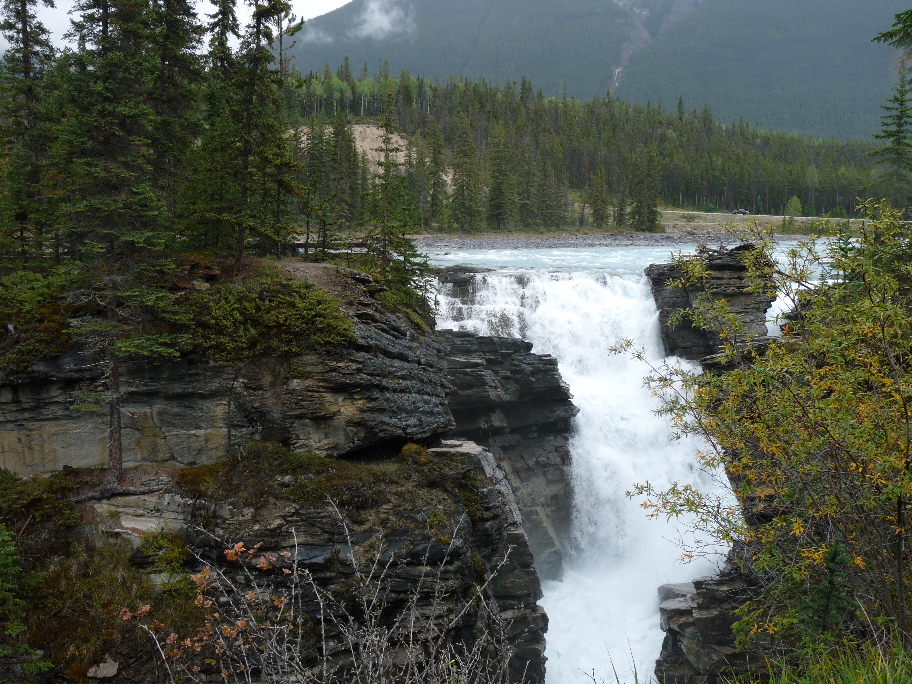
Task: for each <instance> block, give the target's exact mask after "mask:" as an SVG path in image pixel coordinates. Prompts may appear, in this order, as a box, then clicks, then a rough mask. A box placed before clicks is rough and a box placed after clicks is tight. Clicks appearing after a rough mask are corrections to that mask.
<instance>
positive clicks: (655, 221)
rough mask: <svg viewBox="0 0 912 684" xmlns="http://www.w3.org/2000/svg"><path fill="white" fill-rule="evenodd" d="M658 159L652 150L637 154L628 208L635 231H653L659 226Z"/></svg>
mask: <svg viewBox="0 0 912 684" xmlns="http://www.w3.org/2000/svg"><path fill="white" fill-rule="evenodd" d="M658 186H659V178H658V159H657V157H656V154H655V152H654V151H653V150H645V151H644V152H642V153H641V154H640V156H639V159H638V161H637V165H636V170H635V172H634V181H633V193H632V197H631V199H632V200H633V201H632V206H631V208H630V226H631V227H632V228H633V229H634V230H637V231H642V232H647V233H654V232H658V230H659V229H660V227H661V221H660V218H661V216H660V213H659V208H658V205H657V204H656V199H657V198H658Z"/></svg>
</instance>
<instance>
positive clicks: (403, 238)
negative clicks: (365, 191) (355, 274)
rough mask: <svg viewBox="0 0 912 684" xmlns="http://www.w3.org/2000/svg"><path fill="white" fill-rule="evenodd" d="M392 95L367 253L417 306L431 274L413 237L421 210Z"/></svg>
mask: <svg viewBox="0 0 912 684" xmlns="http://www.w3.org/2000/svg"><path fill="white" fill-rule="evenodd" d="M394 106H395V100H394V98H393V95H392V93H389V94H388V96H387V100H386V107H385V109H386V111H385V113H384V115H383V122H382V128H383V136H382V137H381V142H380V147H379V148H378V149H377V151H378V152H380V153H381V155H382V159H381V161H380V162H379V168H380V171H379V173H377V174H375V177H374V184H373V188H372V192H371V204H370V215H369V221H370V227H369V229H368V231H367V235H366V242H367V253H368V257H369V259H370V260H371V262H372V266H373V270H374V273H375V274H376V275H377V277H378V278H379V280H380V281H381V282H383V283H384V284H385V285H386V286H387V287H389V288H390V289H391V290H393V291H394V292H395V293H396V294H397V295H398V297H400V298H405V300H406V302H405V303H407V305H409V306H412V307H414V306H416V305H417V304H418V300H419V299H420V298H421V296H420V295H419V294H418V291H419V290H422V289H423V287H424V281H425V279H426V277H427V274H428V265H427V259H426V257H424V256H423V255H422V254H421V253H420V252H419V251H418V248H417V247H416V246H415V242H414V240H413V239H412V238H411V235H413V234H414V233H416V232H417V231H418V227H419V218H418V209H417V206H416V205H415V202H414V200H413V198H412V196H411V193H410V189H409V184H408V179H407V178H406V176H405V174H403V173H402V162H400V161H399V155H400V153H401V152H402V149H401V148H399V147H397V146H396V145H395V144H394V142H393V114H392V113H393V108H394Z"/></svg>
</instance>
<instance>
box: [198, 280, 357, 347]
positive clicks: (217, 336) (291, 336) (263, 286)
mask: <svg viewBox="0 0 912 684" xmlns="http://www.w3.org/2000/svg"><path fill="white" fill-rule="evenodd" d="M189 307H190V309H191V311H192V314H193V324H192V327H193V337H194V340H195V343H196V345H197V346H198V347H199V348H200V349H201V350H202V351H203V352H204V353H205V354H206V356H208V357H209V358H211V359H214V360H216V361H221V362H223V363H243V362H245V361H248V360H250V359H252V358H254V357H256V356H258V355H271V356H296V355H299V354H305V353H308V352H313V351H316V350H320V349H326V348H332V347H334V346H338V345H344V344H347V343H348V342H349V341H351V340H352V339H353V337H352V332H351V322H350V321H349V320H348V319H347V318H346V317H345V315H344V314H343V313H342V310H341V308H340V305H339V302H338V301H337V300H336V299H334V298H333V297H331V296H330V295H328V294H327V293H325V292H323V290H321V289H319V288H318V287H317V286H315V285H313V284H312V283H308V282H303V281H297V280H290V279H287V278H282V277H281V276H278V275H276V274H271V273H267V274H265V275H261V276H260V277H258V278H256V279H253V280H250V281H247V282H245V283H241V284H237V283H224V284H220V285H216V286H215V287H213V288H211V289H210V290H208V291H206V292H201V293H197V294H194V295H193V296H192V299H191V301H190V303H189Z"/></svg>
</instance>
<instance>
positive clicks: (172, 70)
mask: <svg viewBox="0 0 912 684" xmlns="http://www.w3.org/2000/svg"><path fill="white" fill-rule="evenodd" d="M151 22H152V26H151V32H150V33H151V35H150V37H151V39H152V45H151V46H150V49H151V50H152V51H153V53H154V55H155V58H156V64H155V68H156V74H155V78H154V83H153V86H152V90H151V92H150V101H151V105H152V109H153V112H154V114H155V125H154V127H153V129H152V133H151V139H152V145H153V147H154V154H153V155H152V165H153V169H154V173H155V175H156V177H157V181H158V185H159V189H160V191H161V194H162V196H163V198H164V200H165V203H166V206H167V209H168V212H169V214H171V215H174V213H175V212H176V205H177V195H178V193H179V191H180V188H181V186H182V185H183V184H184V183H185V182H186V177H185V176H186V163H187V150H188V149H189V148H190V145H188V142H189V141H191V140H194V139H196V138H197V137H198V135H199V132H200V122H199V116H198V109H199V108H198V102H199V88H200V85H201V83H202V76H203V72H202V63H201V60H200V57H199V56H198V54H197V52H198V49H199V46H200V42H201V39H202V35H203V26H202V24H201V23H200V22H199V19H198V18H197V16H196V12H195V10H194V9H193V7H192V6H191V5H190V3H189V2H187V0H154V1H153V3H152V13H151Z"/></svg>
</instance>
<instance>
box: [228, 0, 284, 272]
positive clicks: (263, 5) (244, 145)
mask: <svg viewBox="0 0 912 684" xmlns="http://www.w3.org/2000/svg"><path fill="white" fill-rule="evenodd" d="M288 7H289V6H288V4H287V3H286V2H284V0H253V16H252V17H251V20H250V24H249V25H248V26H247V30H246V31H245V33H244V37H243V39H242V41H241V47H240V51H239V58H238V60H237V66H236V68H235V74H234V88H235V89H236V91H237V93H238V96H237V98H236V100H235V101H234V102H233V103H232V104H233V108H232V111H231V115H232V119H233V122H234V125H235V130H236V135H237V141H238V165H237V172H238V178H237V186H238V192H239V196H238V202H239V216H238V218H237V220H236V222H235V253H234V258H235V263H238V264H239V263H240V262H241V261H242V260H243V258H244V255H245V253H246V250H247V238H248V235H249V233H250V232H251V231H258V232H259V233H260V235H261V237H266V238H267V239H269V238H272V239H275V240H277V241H279V242H281V238H280V237H279V236H278V235H277V234H276V233H275V231H270V229H269V224H270V223H272V224H273V225H274V226H279V225H282V224H284V217H283V214H284V211H285V207H287V206H288V202H287V199H288V198H287V195H288V194H289V193H293V192H294V184H293V182H292V173H293V156H292V155H291V153H290V141H289V140H288V137H287V135H286V133H285V128H284V125H283V123H282V120H281V117H280V116H279V110H280V107H281V101H280V99H279V97H278V94H279V91H278V86H279V85H280V84H281V79H280V77H279V74H278V72H277V71H276V70H274V69H273V68H272V65H273V63H274V62H275V56H274V55H273V53H272V51H271V50H270V48H269V45H270V44H271V43H272V41H273V33H272V24H273V23H275V21H276V20H277V17H279V16H281V15H282V14H283V13H285V12H287V11H288Z"/></svg>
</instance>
